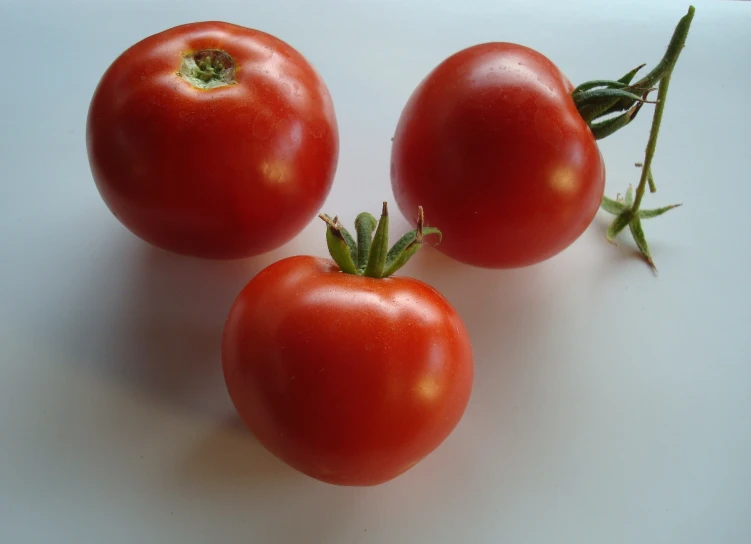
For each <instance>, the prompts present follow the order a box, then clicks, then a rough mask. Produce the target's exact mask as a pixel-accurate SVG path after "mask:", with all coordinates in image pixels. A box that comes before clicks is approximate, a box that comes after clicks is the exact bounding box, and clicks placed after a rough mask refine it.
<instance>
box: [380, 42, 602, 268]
mask: <svg viewBox="0 0 751 544" xmlns="http://www.w3.org/2000/svg"><path fill="white" fill-rule="evenodd" d="M572 90H573V86H572V85H571V83H570V82H569V81H568V79H567V78H566V77H565V76H564V75H563V74H562V73H561V72H560V71H559V70H558V68H557V67H556V66H555V65H554V64H553V63H552V62H551V61H550V60H548V59H547V58H546V57H544V56H543V55H541V54H540V53H538V52H536V51H534V50H532V49H529V48H527V47H523V46H520V45H516V44H511V43H486V44H481V45H476V46H474V47H470V48H468V49H465V50H463V51H460V52H458V53H456V54H454V55H452V56H451V57H449V58H448V59H446V60H445V61H443V62H442V63H441V64H440V65H438V67H436V68H435V69H434V70H433V71H432V72H431V73H430V74H429V75H428V76H427V77H426V78H425V79H424V80H423V81H422V82H421V83H420V85H419V86H418V87H417V89H416V90H415V91H414V93H413V94H412V96H411V97H410V99H409V101H408V103H407V104H406V106H405V108H404V111H403V112H402V115H401V118H400V120H399V123H398V127H397V130H396V134H395V137H394V142H393V148H392V163H391V181H392V187H393V190H394V195H395V198H396V201H397V203H398V204H399V208H400V209H401V210H402V211H405V210H410V209H413V208H414V207H415V206H417V205H422V206H424V207H425V208H426V209H429V210H430V212H431V217H432V219H433V220H435V221H436V223H437V224H440V225H441V230H442V231H443V234H444V240H443V242H442V243H441V244H440V245H439V246H437V248H438V249H439V250H440V251H442V252H444V253H446V254H447V255H449V256H451V257H453V258H455V259H457V260H459V261H463V262H465V263H469V264H473V265H476V266H482V267H490V268H507V267H518V266H525V265H530V264H533V263H537V262H539V261H542V260H544V259H547V258H549V257H551V256H553V255H555V254H557V253H558V252H560V251H562V250H563V249H565V248H566V247H567V246H569V245H570V244H571V243H572V242H573V241H574V240H576V239H577V238H578V237H579V236H580V235H581V234H582V233H583V232H584V230H585V229H586V228H587V226H588V225H589V224H590V223H591V222H592V219H593V218H594V216H595V214H596V212H597V209H598V207H599V205H600V201H601V199H602V196H603V192H604V188H605V169H604V164H603V161H602V156H601V154H600V151H599V149H598V146H597V144H596V141H595V138H594V136H593V135H592V132H591V130H590V129H589V127H588V126H587V124H586V123H585V121H584V120H583V119H582V117H581V116H580V115H579V113H578V111H577V108H576V106H575V105H574V101H573V100H572V98H571V91H572Z"/></svg>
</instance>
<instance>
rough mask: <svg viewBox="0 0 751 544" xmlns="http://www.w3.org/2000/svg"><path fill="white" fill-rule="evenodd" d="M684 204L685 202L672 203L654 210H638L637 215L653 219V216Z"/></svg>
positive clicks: (641, 217)
mask: <svg viewBox="0 0 751 544" xmlns="http://www.w3.org/2000/svg"><path fill="white" fill-rule="evenodd" d="M681 206H683V204H671V205H670V206H664V207H662V208H656V209H654V210H639V211H638V212H637V215H638V216H639V218H640V219H652V218H653V217H659V216H661V215H662V214H664V213H665V212H669V211H670V210H674V209H675V208H680V207H681Z"/></svg>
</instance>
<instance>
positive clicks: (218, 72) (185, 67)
mask: <svg viewBox="0 0 751 544" xmlns="http://www.w3.org/2000/svg"><path fill="white" fill-rule="evenodd" d="M178 74H179V75H180V77H182V78H183V79H184V80H185V81H187V82H188V83H190V84H191V85H193V86H194V87H196V88H197V89H215V88H217V87H225V86H227V85H234V84H235V83H237V82H236V81H235V61H234V59H233V58H232V56H231V55H230V54H229V53H227V52H225V51H222V50H220V49H204V50H202V51H195V52H193V53H188V54H187V55H185V56H184V57H183V61H182V64H181V65H180V71H179V72H178Z"/></svg>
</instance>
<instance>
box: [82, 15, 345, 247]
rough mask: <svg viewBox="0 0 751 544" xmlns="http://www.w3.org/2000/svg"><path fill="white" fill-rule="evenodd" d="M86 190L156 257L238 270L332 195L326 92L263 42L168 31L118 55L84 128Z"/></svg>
mask: <svg viewBox="0 0 751 544" xmlns="http://www.w3.org/2000/svg"><path fill="white" fill-rule="evenodd" d="M87 146H88V155H89V161H90V165H91V170H92V174H93V177H94V180H95V182H96V186H97V188H98V190H99V192H100V194H101V196H102V198H103V199H104V201H105V203H106V204H107V206H108V207H109V208H110V209H111V211H112V212H113V213H114V214H115V215H116V216H117V217H118V218H119V220H120V221H121V222H122V223H123V224H124V225H125V226H126V227H127V228H128V229H130V230H131V231H132V232H133V233H135V234H136V235H138V236H140V237H141V238H143V239H144V240H146V241H148V242H150V243H152V244H154V245H156V246H159V247H162V248H164V249H167V250H170V251H173V252H176V253H181V254H187V255H194V256H198V257H205V258H218V259H229V258H240V257H246V256H250V255H256V254H260V253H263V252H266V251H268V250H271V249H273V248H276V247H278V246H280V245H282V244H283V243H285V242H286V241H288V240H290V239H291V238H292V237H294V236H295V235H296V234H297V233H298V232H299V231H300V230H302V228H303V227H304V226H305V225H306V224H308V223H309V222H310V220H311V219H312V218H313V217H314V216H315V214H316V213H317V211H318V210H319V209H320V206H321V205H322V203H323V201H324V200H325V198H326V196H327V195H328V193H329V190H330V188H331V185H332V182H333V178H334V174H335V170H336V165H337V160H338V153H339V136H338V128H337V122H336V117H335V112H334V108H333V105H332V101H331V97H330V95H329V91H328V89H327V87H326V85H325V83H324V82H323V80H322V79H321V77H320V76H319V75H318V73H317V72H316V71H315V69H314V68H313V67H312V66H311V65H310V64H309V63H308V61H307V60H306V59H305V58H304V57H303V56H302V55H301V54H300V53H299V52H297V51H296V50H295V49H293V48H292V47H291V46H290V45H288V44H286V43H285V42H283V41H281V40H279V39H277V38H275V37H273V36H270V35H269V34H266V33H263V32H260V31H257V30H252V29H249V28H243V27H240V26H236V25H232V24H227V23H221V22H205V23H193V24H187V25H183V26H178V27H175V28H172V29H169V30H166V31H164V32H161V33H159V34H155V35H153V36H150V37H148V38H146V39H144V40H143V41H141V42H139V43H137V44H135V45H133V46H132V47H131V48H129V49H128V50H127V51H125V52H124V53H123V54H122V55H121V56H120V57H119V58H117V59H116V60H115V61H114V63H113V64H112V65H111V66H110V67H109V68H108V70H107V71H106V72H105V74H104V75H103V77H102V79H101V81H100V82H99V85H98V86H97V88H96V91H95V93H94V96H93V98H92V101H91V105H90V109H89V115H88V122H87Z"/></svg>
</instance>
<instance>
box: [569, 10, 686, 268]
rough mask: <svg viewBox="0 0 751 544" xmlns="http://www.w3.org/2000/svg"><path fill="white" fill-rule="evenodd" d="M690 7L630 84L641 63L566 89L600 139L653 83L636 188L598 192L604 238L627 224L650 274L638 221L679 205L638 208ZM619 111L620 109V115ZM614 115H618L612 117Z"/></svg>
mask: <svg viewBox="0 0 751 544" xmlns="http://www.w3.org/2000/svg"><path fill="white" fill-rule="evenodd" d="M694 11H695V9H694V6H689V8H688V13H686V15H684V16H683V17H682V18H681V20H680V21H679V22H678V25H677V26H676V27H675V31H674V32H673V37H672V38H671V39H670V44H669V45H668V48H667V51H666V52H665V55H664V56H663V58H662V59H661V60H660V62H659V63H657V65H656V66H655V67H654V68H653V69H652V70H651V71H650V72H649V73H648V74H647V75H646V76H644V77H643V78H642V79H640V80H638V81H637V82H636V83H633V84H632V83H631V81H632V80H633V78H634V77H635V75H636V73H637V72H638V71H639V70H640V69H641V68H643V66H644V65H641V66H639V67H637V68H635V69H634V70H631V71H630V72H629V73H628V74H626V75H625V76H623V77H622V78H621V79H619V80H617V81H610V80H596V81H590V82H586V83H583V84H582V85H579V86H578V87H577V88H576V89H574V91H573V92H572V98H573V100H574V103H575V104H576V107H577V109H578V110H579V113H580V114H581V116H582V118H583V119H584V120H585V121H587V123H588V124H589V127H590V129H591V130H592V133H593V134H594V136H595V138H597V139H600V138H605V137H607V136H610V135H611V134H613V133H615V132H616V131H617V130H620V129H621V128H623V127H624V126H626V125H628V124H629V123H630V122H631V121H633V120H634V118H636V114H637V113H638V112H639V109H640V108H641V107H642V106H643V105H644V104H645V103H648V101H647V96H648V95H649V93H650V92H651V91H653V90H654V88H655V86H656V89H657V100H656V101H655V110H654V115H653V117H652V126H651V128H650V132H649V140H648V142H647V147H646V150H645V155H644V161H643V162H642V163H637V166H640V167H641V169H642V170H641V176H640V178H639V184H638V185H637V187H636V192H635V193H634V191H633V188H632V187H631V186H629V188H628V191H627V192H626V195H625V198H623V199H621V198H617V199H616V200H613V199H610V198H608V197H607V196H604V197H603V199H602V203H601V206H600V207H601V208H602V209H603V210H605V211H607V212H609V213H612V214H614V215H615V216H616V217H615V220H614V221H613V223H612V224H611V225H610V227H609V228H608V230H607V233H606V237H607V239H608V241H610V242H612V243H615V239H616V237H617V236H618V234H620V233H621V232H622V231H623V230H624V229H625V228H626V227H629V230H630V231H631V235H632V236H633V238H634V241H635V242H636V246H637V247H638V248H639V251H640V252H641V254H642V256H643V257H644V259H645V260H646V261H647V263H648V264H649V266H650V267H652V270H654V271H655V272H657V267H656V266H655V263H654V260H653V258H652V255H651V253H650V251H649V245H648V244H647V240H646V237H645V235H644V230H643V228H642V224H641V221H642V219H650V218H653V217H658V216H660V215H662V214H664V213H666V212H668V211H670V210H672V209H674V208H677V207H678V206H680V204H673V205H670V206H665V207H662V208H657V209H653V210H641V209H640V207H641V204H642V200H643V198H644V193H645V191H646V188H647V186H649V190H650V192H652V193H654V192H655V191H656V190H657V188H656V186H655V182H654V177H653V175H652V162H653V160H654V155H655V150H656V148H657V138H658V136H659V133H660V125H661V124H662V117H663V113H664V111H665V102H666V100H667V95H668V88H669V87H670V78H671V76H672V75H673V69H674V68H675V65H676V63H677V62H678V57H679V56H680V54H681V51H682V50H683V47H684V46H685V44H686V38H687V37H688V31H689V29H690V27H691V22H692V20H693V18H694ZM624 111H625V112H626V113H620V112H624ZM619 113H620V115H617V114H619Z"/></svg>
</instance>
